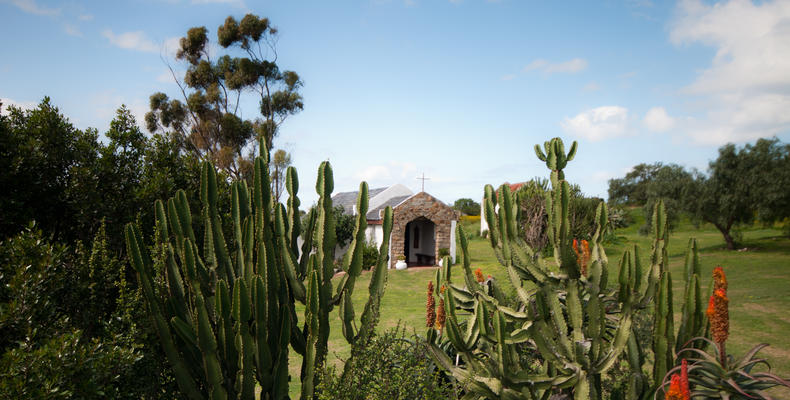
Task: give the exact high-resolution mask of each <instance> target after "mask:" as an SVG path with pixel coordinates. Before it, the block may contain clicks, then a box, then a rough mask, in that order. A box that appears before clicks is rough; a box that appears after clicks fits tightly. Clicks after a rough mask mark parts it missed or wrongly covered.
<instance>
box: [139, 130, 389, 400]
mask: <svg viewBox="0 0 790 400" xmlns="http://www.w3.org/2000/svg"><path fill="white" fill-rule="evenodd" d="M261 149H263V151H262V152H261V156H259V157H257V158H256V159H255V162H254V178H253V187H252V189H250V188H249V187H248V186H247V184H246V183H245V182H243V181H240V182H233V183H232V184H231V218H232V220H233V231H232V232H233V234H232V237H233V240H232V242H231V245H230V246H228V245H226V241H225V237H224V234H223V231H222V221H221V218H220V213H219V210H218V208H217V202H218V193H217V191H218V189H217V176H216V172H215V169H214V167H213V165H211V164H210V163H208V162H206V163H203V165H202V179H201V190H200V197H201V201H202V204H203V211H202V220H203V233H204V235H203V242H202V246H199V245H198V242H197V240H196V237H195V232H194V230H193V226H192V214H191V211H190V209H189V205H188V203H187V197H186V193H185V192H184V191H183V190H179V191H178V192H177V193H176V194H175V196H174V197H172V198H170V199H169V200H168V201H167V203H166V204H165V203H164V202H162V201H157V202H156V203H155V211H156V226H157V232H158V235H157V236H156V237H155V241H156V245H157V246H158V247H159V248H161V249H163V254H164V255H165V271H164V272H165V275H164V281H165V285H164V289H163V291H160V290H157V286H156V285H155V284H154V280H155V276H154V275H155V274H156V273H155V271H154V268H153V261H152V259H151V257H150V256H149V254H148V251H147V249H146V245H145V243H144V239H143V236H142V233H141V232H140V230H139V229H138V228H137V226H135V225H134V224H129V225H127V226H126V232H125V233H126V242H127V248H128V252H129V254H130V258H131V264H132V267H133V268H134V269H135V271H136V272H137V274H138V278H139V281H140V285H141V288H142V291H143V295H144V297H145V299H146V302H147V303H148V306H149V309H150V312H151V316H152V318H153V321H154V325H155V327H156V330H157V333H158V334H159V337H160V340H161V342H162V347H163V349H164V351H165V353H166V355H167V357H168V360H169V361H170V363H171V365H172V367H173V372H174V375H175V377H176V380H177V382H178V385H179V388H180V389H181V391H182V392H183V393H184V394H185V395H186V396H187V397H189V398H191V399H202V398H207V397H211V398H213V399H226V398H241V399H253V398H255V392H256V385H257V386H259V387H260V392H261V395H260V396H261V398H266V399H282V398H287V397H288V382H289V380H290V378H289V373H288V351H289V346H290V347H291V348H293V350H294V351H296V352H297V353H299V354H300V355H302V357H303V358H302V360H303V361H302V367H301V381H302V386H301V397H302V398H303V399H310V398H312V397H313V391H314V377H315V371H316V367H318V366H319V365H320V364H321V363H322V362H323V360H324V359H325V357H326V351H327V340H328V337H329V313H330V311H331V310H332V309H333V308H334V306H336V305H341V319H342V322H343V331H344V336H345V337H346V338H347V340H348V341H349V342H350V343H355V341H357V340H359V338H361V337H366V336H368V335H370V333H371V332H372V330H373V329H374V327H375V323H376V321H377V316H378V306H379V302H380V299H381V296H382V295H383V291H384V287H385V285H386V279H387V268H386V265H387V254H388V242H389V236H390V233H391V231H392V209H391V208H389V207H388V208H387V209H386V210H385V212H384V223H383V228H384V229H383V230H384V239H383V244H382V245H381V248H380V256H379V259H378V260H377V264H376V268H375V270H374V272H373V278H372V279H371V282H370V287H369V292H370V297H369V299H368V301H367V303H366V305H365V310H364V312H363V314H362V316H361V323H360V324H359V325H358V326H357V325H356V323H355V322H356V321H355V319H354V310H353V305H352V303H351V300H350V299H351V294H352V293H353V289H354V284H355V281H356V278H357V277H358V276H359V274H360V272H361V259H362V257H361V254H362V249H363V246H364V231H365V219H364V216H365V214H366V212H367V184H366V183H364V182H363V183H362V184H361V185H360V197H359V199H358V204H357V206H358V208H357V209H358V210H359V213H360V216H361V217H360V218H358V220H357V226H356V228H355V229H356V230H355V232H356V233H355V239H354V242H353V243H352V246H351V248H350V250H349V251H350V252H351V253H350V254H349V257H347V260H348V262H346V263H344V264H343V266H342V268H343V270H344V271H345V272H346V275H345V277H344V278H343V279H342V280H341V281H340V283H339V285H338V287H337V292H336V293H335V294H334V296H333V284H332V280H331V279H332V276H333V274H334V248H335V242H336V240H335V233H334V225H335V217H334V215H333V214H332V200H331V193H332V188H333V180H332V170H331V167H330V166H329V163H322V164H321V166H320V168H319V176H318V182H317V184H316V189H317V191H318V194H319V196H320V200H319V203H318V207H317V209H316V210H311V212H310V213H309V214H308V218H307V223H306V225H305V226H302V224H301V221H300V212H299V204H300V202H299V199H298V197H297V192H298V187H299V184H298V178H297V175H296V171H295V170H294V169H293V168H289V169H288V171H287V173H286V187H287V190H288V193H289V198H288V201H287V205H288V208H287V209H286V208H285V207H284V206H283V205H282V204H275V203H274V201H273V198H272V194H271V189H270V188H271V186H270V177H269V173H268V170H269V168H268V152H267V151H266V150H265V147H264V144H263V143H261ZM300 235H301V236H302V237H303V238H304V239H305V240H304V244H303V246H302V248H301V252H300V251H299V250H300V249H299V247H298V245H297V242H296V240H297V238H298V237H300ZM314 246H315V247H316V249H317V251H316V252H315V253H314V254H311V253H312V252H311V250H312V249H313V247H314ZM229 249H230V250H229ZM297 301H298V302H300V303H302V304H304V305H305V309H304V321H303V324H302V326H301V327H300V326H299V321H298V316H297V314H296V309H295V304H296V302H297Z"/></svg>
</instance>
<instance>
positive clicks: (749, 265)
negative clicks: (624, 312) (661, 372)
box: [290, 209, 790, 398]
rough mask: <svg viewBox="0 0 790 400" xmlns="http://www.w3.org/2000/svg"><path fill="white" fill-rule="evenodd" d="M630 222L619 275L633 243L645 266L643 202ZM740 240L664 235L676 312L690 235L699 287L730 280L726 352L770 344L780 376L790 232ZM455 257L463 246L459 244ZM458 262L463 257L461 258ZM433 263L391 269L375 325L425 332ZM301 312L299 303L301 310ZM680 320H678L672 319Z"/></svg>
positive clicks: (612, 260)
mask: <svg viewBox="0 0 790 400" xmlns="http://www.w3.org/2000/svg"><path fill="white" fill-rule="evenodd" d="M630 211H631V213H632V215H633V216H634V217H635V222H634V223H633V224H632V225H630V226H629V227H627V228H623V229H620V230H618V231H617V232H616V235H617V240H616V243H613V244H610V245H608V246H606V252H607V256H608V258H609V268H610V272H609V275H610V276H617V265H618V262H619V259H620V257H621V256H622V254H623V252H624V251H625V249H626V248H630V247H632V246H633V245H634V244H637V245H638V246H639V248H640V251H641V252H640V255H641V258H642V260H643V265H648V257H649V254H650V247H651V243H652V241H651V239H650V237H647V236H641V235H639V234H638V233H637V230H638V228H639V226H640V225H641V224H642V223H643V218H640V215H641V209H633V210H630ZM464 229H465V230H466V232H467V233H471V234H472V239H471V240H470V241H469V252H470V257H471V262H472V267H473V269H474V268H480V269H481V270H482V272H483V274H484V275H492V276H494V277H495V278H496V279H497V280H498V281H499V282H500V283H502V284H503V286H505V285H509V283H508V281H507V276H506V272H505V271H504V269H503V268H502V267H501V266H500V265H499V263H498V262H497V260H496V257H495V256H494V253H493V251H492V250H491V248H490V247H489V245H488V241H487V240H486V239H483V238H480V237H477V233H478V232H479V225H474V223H464ZM742 233H743V239H744V242H743V243H742V245H741V247H746V248H748V251H728V250H726V249H725V248H724V240H723V239H722V237H721V234H720V233H719V232H718V231H717V230H716V229H715V228H713V227H711V226H709V225H703V226H701V227H699V228H697V227H694V226H693V225H692V224H690V223H688V222H687V221H682V222H681V223H680V224H679V226H678V227H677V228H675V230H674V231H673V232H672V233H671V235H670V241H669V257H670V271H672V273H673V278H674V279H673V280H674V282H673V283H674V285H673V287H674V292H675V304H676V305H675V311H676V319H677V318H678V315H677V312H678V311H679V310H680V306H681V304H682V300H681V296H682V294H681V293H680V292H681V291H682V287H683V285H682V278H681V271H682V269H683V262H684V257H685V252H686V246H687V244H688V239H689V238H690V237H696V238H697V241H698V245H699V249H700V254H699V256H700V263H701V266H702V274H703V276H704V278H703V286H704V287H705V288H707V286H708V284H709V279H708V278H707V277H710V276H711V275H710V274H711V271H712V270H713V268H714V267H716V266H717V265H721V266H722V267H723V268H724V270H725V272H726V274H727V280H728V282H729V290H728V295H729V298H730V338H729V340H728V344H727V349H728V352H729V353H731V354H734V355H741V354H743V353H744V352H745V351H746V350H748V349H749V348H751V347H752V346H754V345H756V344H758V343H769V344H770V345H771V346H770V347H768V348H766V349H764V350H763V351H762V352H761V353H760V354H761V355H762V356H763V357H766V358H768V360H769V362H770V363H771V366H772V367H773V371H774V372H775V373H777V374H778V375H780V376H783V377H788V376H790V338H788V334H790V313H788V310H789V309H790V239H788V238H787V237H786V236H782V233H781V231H779V230H776V229H764V228H752V229H747V230H744V231H743V232H742ZM458 253H459V254H458V255H459V257H460V253H461V252H460V248H459V250H458ZM459 261H460V259H459ZM435 273H436V270H435V268H429V269H418V270H412V269H410V270H406V271H395V270H390V271H389V274H388V276H389V277H388V282H387V289H386V291H385V294H384V297H383V298H382V302H381V321H380V324H379V326H378V330H379V331H382V330H386V329H389V328H392V327H394V326H396V325H397V324H398V323H401V324H402V325H403V326H405V327H406V328H407V329H408V330H414V331H416V332H417V333H418V334H424V333H425V298H426V285H427V283H428V281H431V280H433V279H434V276H435ZM369 279H370V273H369V272H365V273H363V275H362V276H361V277H360V279H359V280H358V281H357V288H356V290H355V294H354V306H355V311H356V312H357V318H358V317H359V314H360V313H361V312H362V310H363V308H364V303H365V301H366V299H367V285H368V282H369ZM298 312H299V314H298V315H299V316H300V317H301V316H302V314H303V313H302V310H301V309H300V310H298ZM330 320H331V323H332V326H331V335H330V338H329V340H330V342H329V357H328V361H329V362H331V363H334V364H335V365H336V366H342V360H344V359H346V358H348V356H349V353H350V347H349V345H348V343H347V342H346V341H345V339H344V338H343V335H342V331H341V327H340V323H339V319H338V317H337V311H334V312H333V313H332V315H331V316H330ZM676 327H677V324H676ZM291 353H292V356H291V363H290V365H291V376H295V377H297V379H298V376H299V366H300V365H301V360H300V358H299V356H298V355H296V354H293V352H291ZM298 389H299V387H298V385H296V384H293V385H291V392H292V395H293V394H296V393H298ZM773 394H774V395H775V396H777V397H780V398H790V391H788V392H783V391H776V392H774V393H773Z"/></svg>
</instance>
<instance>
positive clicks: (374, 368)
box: [316, 327, 457, 400]
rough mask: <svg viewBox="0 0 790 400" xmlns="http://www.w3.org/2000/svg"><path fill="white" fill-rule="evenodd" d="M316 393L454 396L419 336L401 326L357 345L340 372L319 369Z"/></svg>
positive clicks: (323, 398)
mask: <svg viewBox="0 0 790 400" xmlns="http://www.w3.org/2000/svg"><path fill="white" fill-rule="evenodd" d="M316 393H317V398H318V399H320V400H367V399H387V400H401V399H403V400H406V399H409V400H411V399H425V400H431V399H437V400H438V399H441V400H446V399H453V398H457V396H456V395H455V391H454V390H453V387H452V385H451V384H450V383H449V382H448V381H447V380H446V379H445V378H444V375H443V374H441V372H440V371H439V370H438V369H437V368H436V365H435V364H434V363H433V361H432V360H431V358H430V357H429V355H428V353H427V351H426V349H425V346H424V341H423V339H421V338H419V337H417V336H414V335H411V336H409V335H407V334H406V332H405V331H404V329H403V328H401V327H396V328H394V329H391V330H388V331H386V332H384V333H382V334H381V335H378V336H375V337H373V338H371V339H370V340H369V341H368V342H367V343H365V344H362V345H360V346H359V347H357V349H356V350H355V352H354V354H353V357H352V358H351V359H349V360H347V361H346V366H345V371H344V372H343V373H342V374H338V371H337V370H336V369H335V368H334V367H331V366H330V367H328V368H325V369H324V370H323V371H321V374H320V383H319V384H318V386H317V387H316Z"/></svg>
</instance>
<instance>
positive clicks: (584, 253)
mask: <svg viewBox="0 0 790 400" xmlns="http://www.w3.org/2000/svg"><path fill="white" fill-rule="evenodd" d="M579 247H581V248H579ZM573 252H574V253H576V262H578V263H579V267H580V268H581V272H582V275H583V276H587V264H588V263H589V261H590V243H588V242H587V241H586V240H582V241H581V246H579V241H577V240H576V239H573Z"/></svg>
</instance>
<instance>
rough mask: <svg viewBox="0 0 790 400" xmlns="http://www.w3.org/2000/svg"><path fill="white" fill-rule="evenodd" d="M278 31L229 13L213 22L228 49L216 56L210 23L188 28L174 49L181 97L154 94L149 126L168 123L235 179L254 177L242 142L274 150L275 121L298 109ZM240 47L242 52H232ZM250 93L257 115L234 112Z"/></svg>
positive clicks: (295, 84)
mask: <svg viewBox="0 0 790 400" xmlns="http://www.w3.org/2000/svg"><path fill="white" fill-rule="evenodd" d="M276 37H277V29H275V28H274V27H273V26H271V24H270V23H269V20H268V19H267V18H259V17H257V16H255V15H253V14H247V15H245V16H244V18H243V19H242V20H241V21H237V20H236V19H234V18H233V17H228V18H227V19H225V23H224V24H223V25H221V26H220V27H219V28H218V29H217V42H218V44H219V45H220V46H221V47H222V48H223V49H225V50H227V54H225V55H221V56H219V57H216V58H213V57H209V50H208V49H209V46H210V44H209V39H208V30H207V29H206V28H205V27H194V28H191V29H189V30H188V31H187V34H186V36H185V37H182V38H181V41H180V48H179V50H178V53H177V55H176V58H177V59H179V60H182V61H186V62H187V63H188V67H187V71H186V73H185V75H184V77H183V82H180V81H178V83H179V86H180V87H181V89H182V93H184V99H183V102H182V101H179V100H176V99H173V100H171V99H169V98H168V96H167V95H166V94H164V93H155V94H153V95H152V96H151V98H150V108H151V111H150V112H149V113H147V114H146V116H145V119H146V127H147V128H148V130H149V131H151V132H156V131H160V130H161V131H165V130H170V131H169V133H170V135H171V136H173V137H174V138H175V140H176V141H177V143H178V144H179V147H180V148H181V149H183V150H186V151H188V152H191V153H192V154H194V155H196V156H199V157H205V158H208V159H209V160H211V161H212V162H213V163H214V164H216V165H217V166H219V167H220V168H221V169H222V170H224V171H226V172H227V173H229V174H230V175H231V176H233V177H234V178H237V179H238V178H241V177H249V176H251V175H252V169H253V160H252V159H251V158H252V157H249V158H247V157H245V155H244V154H243V150H244V149H245V147H246V146H247V145H248V144H250V143H253V144H254V142H255V139H260V140H263V142H264V144H265V148H266V149H271V148H272V140H273V139H274V137H275V136H276V135H277V129H278V127H279V126H280V124H282V122H283V121H284V120H285V119H286V118H287V117H288V116H290V115H292V114H295V113H297V112H299V111H301V110H302V108H303V102H302V96H301V95H300V94H299V88H300V87H301V86H302V81H301V80H300V79H299V75H297V74H296V73H295V72H293V71H282V70H280V68H279V67H278V65H277V63H276V57H277V51H276V48H275V47H274V46H275V43H276ZM239 53H241V54H243V55H244V56H243V57H236V56H235V55H236V54H239ZM251 93H254V95H253V96H252V97H253V99H254V100H257V102H258V104H259V110H260V113H261V116H262V119H256V120H249V119H242V118H241V117H240V116H239V115H240V114H239V112H238V107H239V104H240V103H241V102H243V101H249V100H247V99H246V97H247V96H246V95H247V94H251Z"/></svg>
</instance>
